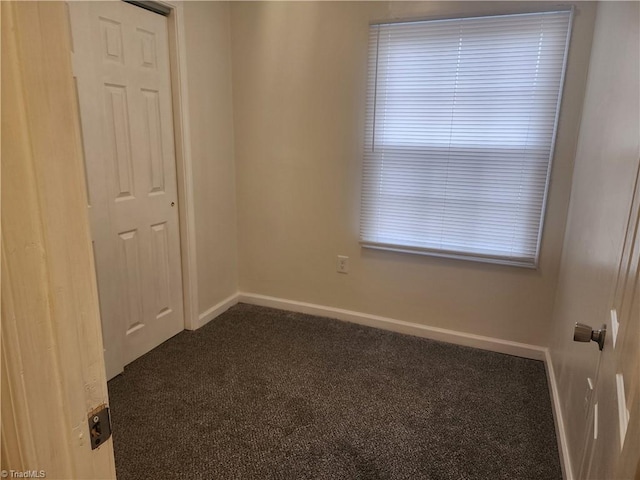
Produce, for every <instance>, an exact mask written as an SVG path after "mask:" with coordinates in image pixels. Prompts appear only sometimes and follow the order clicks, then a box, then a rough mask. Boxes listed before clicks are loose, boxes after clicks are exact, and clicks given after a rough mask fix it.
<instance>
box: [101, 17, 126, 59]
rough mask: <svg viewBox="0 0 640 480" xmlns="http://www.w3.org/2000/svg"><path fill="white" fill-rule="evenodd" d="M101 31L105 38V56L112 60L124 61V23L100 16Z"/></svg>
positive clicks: (103, 48) (103, 47) (103, 50)
mask: <svg viewBox="0 0 640 480" xmlns="http://www.w3.org/2000/svg"><path fill="white" fill-rule="evenodd" d="M100 31H101V32H102V39H103V46H102V52H103V58H104V59H105V60H109V61H112V62H118V63H124V59H123V57H122V25H120V23H119V22H116V21H114V20H111V19H109V18H100Z"/></svg>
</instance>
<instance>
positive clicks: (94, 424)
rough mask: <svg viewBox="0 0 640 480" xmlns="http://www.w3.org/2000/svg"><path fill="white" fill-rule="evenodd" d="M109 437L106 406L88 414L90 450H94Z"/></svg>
mask: <svg viewBox="0 0 640 480" xmlns="http://www.w3.org/2000/svg"><path fill="white" fill-rule="evenodd" d="M110 436H111V416H110V415H109V407H108V406H107V405H106V404H103V405H100V406H99V407H97V408H95V409H94V410H92V411H91V412H89V437H90V438H91V450H95V449H96V448H98V447H99V446H100V445H102V444H103V443H104V442H106V441H107V439H108V438H109V437H110Z"/></svg>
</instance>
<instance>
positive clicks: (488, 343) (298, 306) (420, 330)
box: [238, 292, 546, 360]
mask: <svg viewBox="0 0 640 480" xmlns="http://www.w3.org/2000/svg"><path fill="white" fill-rule="evenodd" d="M238 302H244V303H249V304H251V305H259V306H263V307H271V308H279V309H281V310H288V311H292V312H298V313H306V314H309V315H318V316H322V317H329V318H335V319H338V320H343V321H346V322H351V323H357V324H360V325H365V326H368V327H374V328H380V329H382V330H390V331H392V332H398V333H404V334H407V335H414V336H416V337H423V338H429V339H431V340H439V341H441V342H447V343H454V344H456V345H464V346H467V347H473V348H480V349H483V350H491V351H492V352H498V353H506V354H508V355H515V356H518V357H524V358H532V359H534V360H544V359H545V351H546V349H545V348H544V347H540V346H537V345H529V344H526V343H518V342H511V341H508V340H501V339H499V338H492V337H484V336H481V335H474V334H471V333H463V332H456V331H454V330H447V329H444V328H438V327H428V326H426V325H420V324H417V323H411V322H405V321H402V320H395V319H393V318H386V317H380V316H378V315H370V314H368V313H361V312H354V311H352V310H343V309H341V308H333V307H327V306H324V305H316V304H313V303H305V302H297V301H294V300H286V299H283V298H276V297H269V296H266V295H258V294H254V293H246V292H240V293H239V298H238Z"/></svg>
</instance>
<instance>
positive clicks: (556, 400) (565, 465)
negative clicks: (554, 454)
mask: <svg viewBox="0 0 640 480" xmlns="http://www.w3.org/2000/svg"><path fill="white" fill-rule="evenodd" d="M544 364H545V366H546V370H547V383H548V384H549V395H551V406H552V409H553V420H554V422H555V426H556V438H557V439H558V453H559V455H560V465H561V466H562V478H564V480H573V479H574V476H573V468H571V456H570V454H569V443H568V440H567V432H566V430H565V428H564V418H563V416H562V404H561V403H560V394H559V393H558V384H557V382H556V373H555V370H554V368H553V362H552V360H551V355H550V354H549V349H548V348H545V349H544Z"/></svg>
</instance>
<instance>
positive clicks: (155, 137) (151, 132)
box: [142, 89, 164, 194]
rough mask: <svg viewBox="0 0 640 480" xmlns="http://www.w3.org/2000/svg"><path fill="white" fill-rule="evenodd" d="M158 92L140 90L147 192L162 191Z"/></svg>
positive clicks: (162, 164) (162, 173)
mask: <svg viewBox="0 0 640 480" xmlns="http://www.w3.org/2000/svg"><path fill="white" fill-rule="evenodd" d="M158 95H159V94H158V92H157V91H154V90H145V89H143V90H142V96H143V97H144V103H145V110H144V112H145V113H144V114H145V124H146V134H147V142H146V143H147V148H148V149H149V157H148V158H149V174H150V179H149V183H150V186H151V189H150V190H149V193H152V194H153V193H159V192H164V161H163V158H164V157H163V154H162V125H161V123H160V122H161V119H160V102H159V98H158Z"/></svg>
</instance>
